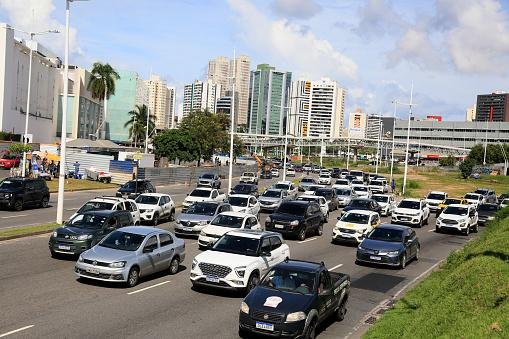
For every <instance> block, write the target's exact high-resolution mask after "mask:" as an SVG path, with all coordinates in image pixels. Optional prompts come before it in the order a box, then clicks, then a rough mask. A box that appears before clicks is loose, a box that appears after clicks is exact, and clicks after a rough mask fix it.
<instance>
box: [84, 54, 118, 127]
mask: <svg viewBox="0 0 509 339" xmlns="http://www.w3.org/2000/svg"><path fill="white" fill-rule="evenodd" d="M91 73H92V77H91V78H90V81H89V82H88V84H87V90H89V91H90V92H92V98H95V99H99V100H102V101H103V102H104V117H103V118H104V119H103V123H104V122H105V121H106V116H107V113H108V99H109V98H110V96H112V95H115V80H119V79H120V75H118V73H117V71H116V70H115V69H114V68H113V67H111V65H110V64H102V63H100V62H95V63H94V65H93V66H92V71H91ZM100 128H101V125H100V126H99V127H98V128H97V131H96V134H97V133H99V129H100Z"/></svg>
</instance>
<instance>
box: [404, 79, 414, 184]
mask: <svg viewBox="0 0 509 339" xmlns="http://www.w3.org/2000/svg"><path fill="white" fill-rule="evenodd" d="M413 93H414V83H413V82H412V87H411V89H410V103H409V104H408V107H409V109H408V128H407V136H406V152H405V173H404V175H403V189H402V193H403V194H405V189H406V179H407V175H408V151H409V148H410V121H411V117H412V100H413Z"/></svg>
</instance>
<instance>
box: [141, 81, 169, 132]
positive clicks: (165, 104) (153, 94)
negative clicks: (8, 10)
mask: <svg viewBox="0 0 509 339" xmlns="http://www.w3.org/2000/svg"><path fill="white" fill-rule="evenodd" d="M145 83H146V85H147V87H148V108H149V113H150V115H154V116H155V118H156V120H155V123H156V129H158V130H163V129H167V128H170V126H171V120H170V119H171V118H170V106H171V102H170V99H171V95H170V90H169V89H168V86H167V85H166V81H165V80H161V78H160V77H159V76H157V75H151V76H150V79H149V80H146V81H145Z"/></svg>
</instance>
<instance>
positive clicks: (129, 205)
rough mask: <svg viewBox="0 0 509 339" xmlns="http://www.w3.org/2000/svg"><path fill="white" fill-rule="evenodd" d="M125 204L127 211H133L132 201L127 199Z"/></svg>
mask: <svg viewBox="0 0 509 339" xmlns="http://www.w3.org/2000/svg"><path fill="white" fill-rule="evenodd" d="M124 204H125V209H126V210H127V211H133V206H132V205H131V202H130V201H125V202H124Z"/></svg>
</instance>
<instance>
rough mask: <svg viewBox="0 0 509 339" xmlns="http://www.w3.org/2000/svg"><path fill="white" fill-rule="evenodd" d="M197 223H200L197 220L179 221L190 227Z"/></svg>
mask: <svg viewBox="0 0 509 339" xmlns="http://www.w3.org/2000/svg"><path fill="white" fill-rule="evenodd" d="M199 223H200V222H199V221H183V220H181V221H180V224H181V225H182V226H185V227H192V226H195V225H198V224H199Z"/></svg>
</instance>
